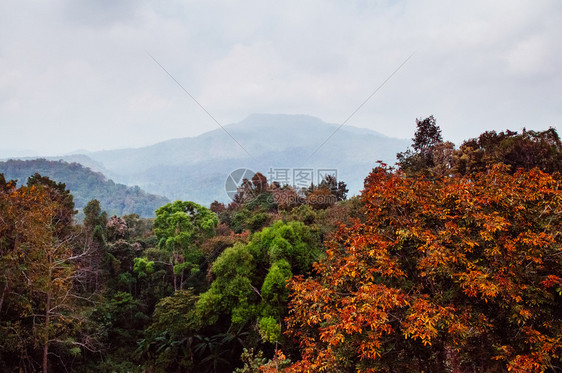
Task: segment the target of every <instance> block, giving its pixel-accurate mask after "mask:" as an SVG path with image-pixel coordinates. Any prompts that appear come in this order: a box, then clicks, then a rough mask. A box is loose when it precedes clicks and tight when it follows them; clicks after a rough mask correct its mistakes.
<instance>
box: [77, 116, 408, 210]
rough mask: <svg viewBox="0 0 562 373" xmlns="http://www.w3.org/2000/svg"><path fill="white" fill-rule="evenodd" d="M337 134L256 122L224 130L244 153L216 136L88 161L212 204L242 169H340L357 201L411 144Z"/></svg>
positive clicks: (264, 119) (300, 123) (315, 123)
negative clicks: (380, 165) (374, 172)
mask: <svg viewBox="0 0 562 373" xmlns="http://www.w3.org/2000/svg"><path fill="white" fill-rule="evenodd" d="M338 127H339V126H338V125H335V124H329V123H325V122H323V121H322V120H320V119H318V118H315V117H311V116H306V115H279V114H276V115H274V114H254V115H251V116H249V117H248V118H246V119H245V120H243V121H241V122H239V123H235V124H230V125H228V126H225V129H226V130H227V131H228V133H229V134H230V135H232V137H234V138H235V139H236V140H237V141H238V143H239V144H240V145H242V146H243V147H244V149H242V147H241V146H240V145H239V144H237V143H236V142H235V141H234V140H233V139H232V138H231V137H230V136H229V134H228V133H226V132H225V131H224V130H223V129H221V128H217V129H215V130H213V131H210V132H207V133H205V134H202V135H200V136H197V137H190V138H181V139H174V140H169V141H164V142H160V143H157V144H155V145H151V146H147V147H143V148H138V149H121V150H110V151H101V152H94V153H88V157H90V158H91V159H93V160H94V161H96V162H98V163H100V164H102V165H103V168H104V169H106V170H107V171H108V172H109V173H110V174H111V177H113V178H115V180H117V181H119V182H124V183H126V184H135V185H139V186H141V187H142V188H144V189H145V190H147V191H149V192H152V193H157V194H161V195H165V196H167V197H169V198H171V199H188V200H194V201H197V202H200V203H205V204H208V203H210V202H212V201H213V200H215V199H217V200H219V201H227V200H228V197H227V195H226V193H225V192H224V183H225V180H226V178H227V176H228V174H229V173H230V172H231V171H233V170H235V169H238V168H242V167H246V168H249V169H251V170H254V171H260V172H262V173H263V174H265V175H266V176H271V175H268V171H270V170H271V169H279V168H285V169H290V170H291V171H290V172H292V170H293V169H298V168H313V169H314V170H317V169H319V168H326V169H337V173H338V178H339V179H340V180H344V181H345V182H346V183H347V184H348V186H349V187H350V192H351V193H357V192H358V191H359V190H360V189H361V188H362V186H363V180H364V178H365V177H366V176H367V174H368V173H369V172H370V170H371V169H372V168H373V167H375V166H376V164H377V163H376V162H377V161H378V160H382V161H385V162H387V163H390V164H393V163H394V161H395V156H396V153H397V152H399V151H403V150H405V149H406V147H407V146H408V145H409V143H410V141H409V140H402V139H395V138H390V137H386V136H384V135H382V134H380V133H377V132H375V131H371V130H367V129H359V128H354V127H351V126H343V127H341V128H340V129H339V130H338ZM328 139H329V140H328ZM326 140H328V141H326ZM324 142H325V143H324ZM323 143H324V144H323ZM322 144H323V145H322ZM321 145H322V146H321ZM319 147H320V148H319ZM317 149H318V150H317ZM315 150H317V151H316V152H315ZM248 153H249V154H250V155H248ZM314 181H315V182H316V181H317V180H314Z"/></svg>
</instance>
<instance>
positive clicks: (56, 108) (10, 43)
mask: <svg viewBox="0 0 562 373" xmlns="http://www.w3.org/2000/svg"><path fill="white" fill-rule="evenodd" d="M561 21H562V4H561V3H560V2H558V1H556V0H538V1H535V2H532V3H530V2H527V1H522V0H521V1H519V0H516V1H506V0H502V1H495V2H488V1H484V0H475V1H473V2H470V3H457V2H450V1H444V0H435V1H429V0H421V1H413V0H402V1H391V0H380V1H362V0H357V1H349V2H340V1H318V0H312V1H309V2H306V3H303V2H296V1H285V2H273V1H249V2H244V3H239V2H231V1H203V0H193V1H189V2H184V1H171V2H165V3H164V2H157V1H148V0H144V1H133V0H125V1H122V0H120V1H99V2H85V3H84V2H75V1H69V0H46V1H44V2H41V3H33V4H31V3H26V2H20V1H15V0H8V1H4V2H2V3H1V4H0V131H2V133H3V139H4V140H5V141H6V142H9V143H10V144H20V145H21V148H22V149H24V148H25V149H28V148H29V149H37V150H40V151H45V152H60V151H71V150H73V149H76V148H87V149H91V150H95V149H102V148H114V147H129V146H141V145H146V144H150V143H154V142H156V141H161V140H164V139H167V138H172V137H183V136H193V135H197V134H200V133H202V132H205V131H207V130H211V129H214V128H216V124H215V123H213V121H212V120H211V119H210V118H208V117H207V116H206V114H205V113H204V112H203V111H202V110H201V109H200V108H199V107H198V106H197V105H196V104H195V103H194V102H193V101H192V100H191V99H190V98H189V97H188V96H187V95H186V94H185V93H184V92H183V91H182V90H181V89H180V88H179V87H178V86H177V85H176V83H175V82H173V81H172V80H171V79H170V78H169V77H168V76H167V75H166V73H165V72H164V71H162V70H161V69H160V67H159V66H158V65H156V64H155V63H154V62H153V61H152V60H151V59H150V57H149V56H148V55H147V53H146V51H148V52H149V53H150V54H152V55H153V56H154V57H155V58H157V60H158V61H159V62H160V63H161V64H162V65H163V66H164V67H165V68H166V70H168V71H169V72H170V73H171V74H172V75H173V76H174V78H176V79H177V80H178V81H179V82H180V83H181V84H182V86H184V87H185V89H187V90H188V91H189V92H190V93H191V94H192V95H193V96H194V97H195V98H197V100H198V101H199V102H200V103H201V104H203V105H204V106H205V108H207V109H208V110H209V111H210V112H211V113H212V114H213V116H215V117H216V118H217V119H218V120H219V121H220V122H221V123H223V124H226V123H230V122H234V121H238V120H241V119H243V118H244V117H245V116H247V115H249V114H251V113H253V112H276V113H304V114H311V115H316V116H319V117H321V118H322V119H324V120H326V121H330V122H335V123H341V122H342V121H343V120H345V119H346V118H347V117H348V116H349V115H350V114H351V113H352V112H353V111H354V110H355V109H356V108H357V107H358V106H359V104H361V103H362V102H363V101H364V100H365V99H366V98H367V97H368V96H369V95H370V94H371V93H372V92H373V91H374V90H375V88H377V87H378V86H379V85H380V84H381V83H382V82H383V81H384V80H385V79H386V78H388V76H389V75H390V74H391V73H392V72H393V71H394V70H395V69H396V67H397V66H399V65H400V64H401V63H402V62H403V61H404V59H405V58H406V57H407V56H409V55H410V54H411V53H412V52H413V51H414V50H416V51H417V52H416V54H415V56H414V57H413V58H412V59H411V60H410V61H409V62H408V63H407V64H406V65H405V66H404V67H403V68H402V69H401V70H400V71H399V72H398V73H397V74H396V75H395V76H394V77H393V78H392V79H391V80H390V81H389V82H388V83H387V84H386V85H385V86H384V87H383V88H382V89H381V90H380V91H379V92H377V94H376V95H375V96H373V98H372V99H371V100H370V101H369V102H368V103H367V104H366V105H365V106H364V107H363V108H362V109H361V110H360V111H359V112H358V113H357V114H356V115H355V116H354V117H353V118H352V120H351V121H350V122H349V124H351V125H355V126H360V127H368V128H372V129H374V130H377V131H380V132H383V133H385V134H388V135H392V136H396V137H402V138H409V137H411V136H412V133H413V131H414V125H415V118H418V117H422V116H428V115H431V114H433V115H435V116H436V118H437V120H438V124H439V125H440V126H441V127H442V129H443V132H444V135H445V137H446V138H450V139H452V140H453V141H456V142H459V141H460V140H461V139H466V138H468V137H473V136H477V135H478V134H479V133H481V132H482V131H484V130H489V129H498V130H501V129H505V128H512V129H519V128H521V127H523V126H525V125H526V126H527V127H533V128H546V127H548V126H550V125H554V126H556V125H559V123H560V120H562V114H561V109H560V108H561V107H562V105H561V104H562V97H560V95H559V91H560V89H561V85H562V76H561V75H562V72H560V69H558V66H560V65H561V64H562V44H561V43H560V37H559V30H558V28H559V24H560V23H561ZM8 129H9V131H8ZM45 139H48V141H45ZM11 147H12V148H13V147H14V146H11Z"/></svg>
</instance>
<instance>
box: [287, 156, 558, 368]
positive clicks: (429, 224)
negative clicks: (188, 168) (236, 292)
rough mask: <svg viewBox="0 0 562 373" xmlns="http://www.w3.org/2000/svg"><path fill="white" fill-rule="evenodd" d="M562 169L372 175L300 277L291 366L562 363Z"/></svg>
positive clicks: (294, 285)
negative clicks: (307, 274) (321, 254)
mask: <svg viewBox="0 0 562 373" xmlns="http://www.w3.org/2000/svg"><path fill="white" fill-rule="evenodd" d="M560 181H561V178H560V176H559V175H550V174H546V173H543V172H541V171H540V170H538V169H535V170H531V171H524V170H519V171H517V172H515V173H510V172H509V170H508V167H507V166H504V165H496V166H493V167H491V168H489V169H488V170H486V171H485V172H481V173H479V174H475V175H472V176H470V177H446V178H442V179H438V180H427V179H425V178H423V177H421V176H420V177H416V178H409V177H406V176H405V175H404V174H403V173H400V172H393V171H392V170H390V169H388V168H386V167H385V166H384V165H383V166H382V167H379V168H377V169H375V170H373V172H372V173H371V174H370V175H369V177H368V178H367V179H366V181H365V190H364V191H363V192H362V199H363V203H364V205H365V211H366V212H365V214H366V216H365V218H366V219H365V222H364V223H359V222H358V223H356V224H355V225H353V226H350V227H342V228H341V229H340V231H339V233H338V234H337V235H336V237H335V238H334V240H333V241H332V242H331V243H330V244H329V245H328V246H329V247H328V250H327V255H326V258H325V259H323V260H322V261H320V262H319V263H317V264H316V267H315V270H316V272H317V274H318V276H317V277H316V278H308V279H305V278H303V277H298V278H296V279H294V280H293V281H292V282H291V283H290V288H291V290H292V300H291V303H290V316H289V318H288V320H287V321H288V325H289V330H288V334H289V335H291V336H293V337H294V338H295V340H296V341H297V342H298V343H299V345H300V350H299V352H298V353H297V354H296V356H297V357H296V358H295V357H294V356H293V359H294V360H296V362H294V363H293V364H292V365H291V366H290V367H289V368H287V371H290V372H312V371H314V372H317V371H325V372H347V371H349V372H352V371H353V372H375V371H376V372H379V371H383V372H384V371H386V372H410V371H412V372H421V371H426V372H428V371H431V372H475V371H482V372H483V371H506V370H510V371H514V372H543V371H560V369H562V368H561V367H562V364H561V363H562V362H561V360H560V357H561V355H560V354H561V342H562V317H561V316H562V297H561V292H562V249H561V241H562V237H561V235H560V231H561V228H562V203H561V202H562V192H561V191H560V190H559V183H560Z"/></svg>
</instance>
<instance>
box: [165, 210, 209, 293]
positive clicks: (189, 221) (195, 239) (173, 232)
mask: <svg viewBox="0 0 562 373" xmlns="http://www.w3.org/2000/svg"><path fill="white" fill-rule="evenodd" d="M217 225H218V218H217V216H216V214H215V213H214V212H212V211H211V210H209V209H208V208H206V207H203V206H201V205H198V204H197V203H195V202H189V201H187V202H186V201H176V202H173V203H168V204H166V205H164V206H162V207H160V208H159V209H158V210H156V219H155V220H154V233H155V235H156V237H157V238H158V247H159V248H161V249H165V250H166V251H167V252H168V254H169V263H170V267H171V269H172V273H173V285H174V290H181V289H183V286H184V277H185V274H186V271H187V276H188V277H189V276H196V275H198V274H199V273H200V269H199V266H200V265H201V264H202V260H203V255H202V253H201V250H200V249H199V246H200V245H201V243H202V241H203V240H204V239H205V238H210V237H212V236H213V235H214V234H215V228H216V227H217Z"/></svg>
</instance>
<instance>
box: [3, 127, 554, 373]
mask: <svg viewBox="0 0 562 373" xmlns="http://www.w3.org/2000/svg"><path fill="white" fill-rule="evenodd" d="M416 123H417V130H416V132H415V134H414V137H413V139H412V143H411V146H410V147H409V148H408V149H407V150H405V151H404V152H402V153H399V154H397V161H396V165H395V166H389V165H386V164H384V163H378V164H377V162H376V160H373V170H372V172H371V173H370V174H369V175H365V177H366V178H365V182H364V189H363V190H362V192H361V193H360V195H358V196H354V197H350V198H348V195H347V194H348V190H347V186H346V183H345V182H344V181H341V180H336V179H335V178H333V177H330V176H328V177H326V178H325V179H324V180H322V181H321V182H319V183H318V184H316V185H311V186H310V187H309V188H304V189H296V188H294V187H291V186H289V185H279V184H278V183H275V182H269V181H268V180H267V178H266V177H265V176H264V175H263V174H261V173H256V174H255V175H254V177H253V178H252V179H251V180H244V182H243V183H242V185H241V186H240V188H239V189H238V192H237V194H236V196H235V198H234V200H233V201H232V202H231V203H229V204H227V205H225V204H223V203H219V202H214V203H212V204H211V205H210V206H208V207H207V206H202V205H200V204H197V203H194V202H191V201H175V202H171V203H167V204H163V205H162V206H160V207H158V208H157V209H156V210H155V213H154V216H155V217H154V218H143V217H140V216H139V215H136V214H128V215H113V214H108V213H107V212H106V211H104V209H103V208H102V206H101V205H100V201H98V200H91V201H89V202H88V203H87V204H86V205H85V207H84V210H83V211H84V218H83V220H81V221H77V220H76V219H75V215H76V210H75V208H76V206H75V200H74V197H73V195H72V194H71V193H70V191H69V190H68V189H67V188H66V185H65V184H64V183H63V182H61V181H53V180H51V179H50V178H48V177H46V176H44V175H41V174H39V173H37V174H30V175H29V176H30V177H29V179H28V180H27V183H25V184H20V185H18V184H16V183H15V182H14V181H12V180H8V179H6V178H5V177H4V176H3V175H2V174H0V370H1V371H2V372H26V373H27V372H43V373H47V372H85V373H88V372H139V373H140V372H151V373H157V372H178V373H179V372H203V373H204V372H214V373H215V372H238V373H250V372H451V373H452V372H456V373H460V372H508V371H509V372H562V347H561V346H562V245H561V244H562V236H561V234H560V232H561V231H562V191H561V189H560V182H561V181H562V176H561V171H562V143H561V141H560V138H559V136H558V134H557V132H556V130H555V129H554V128H550V129H549V130H545V131H529V130H525V129H524V130H523V131H521V132H520V133H518V132H515V131H509V130H507V131H505V132H500V133H497V132H485V133H483V134H481V135H480V136H479V137H478V138H474V139H469V140H466V141H464V142H463V143H462V144H461V145H460V146H459V147H455V145H454V144H452V143H451V142H448V141H445V140H444V139H443V138H442V134H441V130H440V128H439V126H438V125H437V123H436V120H435V119H434V118H433V117H428V118H425V119H419V120H417V121H416Z"/></svg>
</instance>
